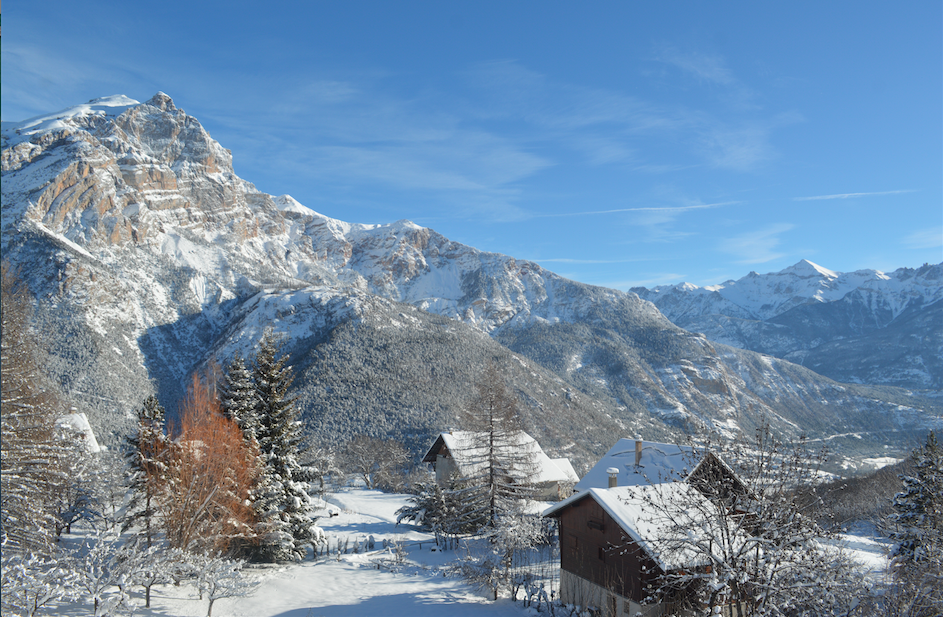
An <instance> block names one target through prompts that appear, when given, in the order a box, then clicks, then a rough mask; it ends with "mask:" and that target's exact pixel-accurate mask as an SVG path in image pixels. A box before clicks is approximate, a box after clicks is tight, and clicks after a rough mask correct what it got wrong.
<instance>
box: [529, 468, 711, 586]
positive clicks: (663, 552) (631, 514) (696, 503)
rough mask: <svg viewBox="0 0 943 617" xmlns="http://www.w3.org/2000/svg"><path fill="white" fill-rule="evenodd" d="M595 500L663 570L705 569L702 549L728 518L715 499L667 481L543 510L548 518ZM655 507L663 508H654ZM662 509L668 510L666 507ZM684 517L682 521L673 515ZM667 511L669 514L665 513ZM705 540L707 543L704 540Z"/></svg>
mask: <svg viewBox="0 0 943 617" xmlns="http://www.w3.org/2000/svg"><path fill="white" fill-rule="evenodd" d="M587 498H591V499H593V500H595V501H596V503H598V504H599V505H600V506H602V508H603V509H604V510H605V511H606V513H607V514H608V515H609V516H610V517H611V518H612V520H614V521H615V522H616V524H618V525H619V527H620V528H621V529H622V530H623V531H624V532H625V533H626V535H628V536H629V537H630V538H631V539H632V540H633V541H634V542H635V543H636V544H637V545H638V546H639V547H640V548H641V549H642V550H644V551H645V552H646V553H648V555H649V556H650V557H651V558H652V559H653V560H654V561H655V562H656V563H657V564H658V566H659V567H660V568H662V569H663V570H664V571H666V572H667V571H669V570H676V569H678V568H683V567H692V566H698V565H706V564H708V563H709V559H707V558H706V555H704V553H703V552H702V551H703V546H704V545H705V544H706V545H707V546H708V547H709V546H710V543H709V542H707V538H710V537H719V536H717V535H716V534H719V533H721V530H720V528H719V518H720V517H721V516H723V514H722V513H721V512H720V511H719V510H717V509H716V506H714V504H713V503H711V502H710V500H709V499H708V498H707V497H705V496H704V495H702V494H701V493H700V492H698V490H697V489H696V488H694V487H693V486H691V485H690V484H688V483H686V482H665V483H662V484H654V485H645V486H618V487H615V488H610V489H605V488H602V489H600V488H589V489H587V490H585V491H583V492H580V493H576V494H574V495H571V496H570V497H568V498H567V499H564V500H563V501H561V502H559V503H557V504H555V505H553V506H551V507H550V508H548V509H546V510H544V513H543V515H544V516H555V515H559V514H560V513H561V512H562V511H563V510H564V509H566V508H567V507H569V506H571V505H573V504H575V503H576V502H578V501H580V500H582V499H587ZM653 504H659V505H657V506H653ZM661 505H664V506H665V507H664V508H662V507H661ZM679 508H683V509H684V510H683V511H684V512H685V514H684V516H683V517H682V518H681V519H680V520H681V522H682V523H683V526H684V529H681V528H680V526H679V523H678V522H677V521H678V517H677V516H675V518H674V520H672V516H671V515H672V514H676V511H677V512H680V511H681V510H679ZM663 510H667V512H665V511H663ZM701 538H703V539H704V540H705V541H704V542H699V540H700V539H701Z"/></svg>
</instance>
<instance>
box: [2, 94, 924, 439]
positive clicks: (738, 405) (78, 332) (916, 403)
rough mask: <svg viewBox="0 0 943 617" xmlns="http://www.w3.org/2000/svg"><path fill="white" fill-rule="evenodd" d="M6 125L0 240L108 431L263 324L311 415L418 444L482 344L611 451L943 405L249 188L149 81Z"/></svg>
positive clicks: (57, 355)
mask: <svg viewBox="0 0 943 617" xmlns="http://www.w3.org/2000/svg"><path fill="white" fill-rule="evenodd" d="M2 142H3V150H2V170H3V183H2V209H3V217H2V227H0V229H2V249H3V254H4V258H5V259H9V260H10V261H11V262H12V263H13V264H14V266H15V267H16V269H17V270H18V272H19V273H20V275H21V276H22V277H23V278H24V279H26V280H27V281H28V283H29V285H30V288H31V290H32V292H33V293H34V295H35V296H36V297H37V298H38V299H39V304H38V309H39V311H38V316H37V320H38V321H39V322H40V324H41V330H42V331H43V332H45V333H46V335H47V336H48V337H49V342H48V346H49V348H50V358H49V362H48V363H47V365H48V369H49V371H50V372H51V373H52V374H53V376H54V377H55V378H56V379H57V380H59V381H60V383H62V384H63V387H64V389H65V390H66V391H67V392H69V393H70V396H73V397H75V399H76V405H77V407H78V408H79V410H80V411H87V412H88V417H89V419H90V421H91V422H92V424H93V425H94V426H95V427H96V431H97V432H98V433H99V434H100V435H103V434H107V433H108V431H107V430H106V431H100V430H99V429H100V428H101V427H102V426H103V425H105V426H107V427H108V430H111V431H112V434H119V433H120V432H121V431H123V430H126V423H127V422H128V421H129V419H130V415H129V414H130V412H131V410H132V409H133V408H134V407H136V406H138V405H139V404H140V401H141V400H142V398H143V396H144V394H146V393H148V392H151V391H157V392H158V393H159V394H160V395H161V398H162V400H163V401H164V403H165V404H166V405H167V406H168V408H171V409H172V408H173V403H174V402H175V401H176V400H179V398H180V395H181V393H182V388H183V386H184V384H185V383H186V381H187V379H188V377H189V375H190V374H191V373H192V372H193V371H195V370H199V369H200V368H201V367H205V366H206V363H207V362H208V361H209V360H210V359H211V358H216V360H217V361H218V362H225V361H226V360H227V359H228V358H229V357H231V355H232V353H234V352H235V351H240V352H241V353H243V355H249V353H251V349H252V346H253V344H254V342H255V341H257V340H258V338H259V336H260V335H261V332H262V331H263V330H264V329H265V328H274V329H275V331H276V332H280V333H282V334H285V335H286V337H287V341H288V343H287V345H288V348H287V349H286V351H288V352H289V353H290V354H291V355H292V362H293V363H295V366H296V368H297V369H298V371H299V379H298V382H297V386H298V392H299V394H300V396H301V399H300V400H302V401H303V404H304V413H305V416H306V422H308V423H309V425H310V426H311V427H315V428H316V429H317V430H319V431H322V432H324V433H325V434H326V435H327V437H333V438H343V437H349V436H352V434H356V432H366V433H371V434H377V435H379V434H384V433H388V432H396V434H398V435H401V436H403V438H404V439H416V440H418V441H417V443H418V442H420V441H421V440H422V439H423V438H424V437H423V436H424V435H427V434H434V433H437V432H439V431H440V430H442V429H443V427H445V426H448V425H449V424H450V423H451V422H452V421H453V419H454V414H455V412H456V410H457V408H458V407H460V406H461V405H462V404H463V402H464V401H465V400H467V398H469V396H470V394H471V387H472V385H473V384H474V381H475V379H476V375H477V374H478V373H479V372H480V370H481V368H482V366H483V365H484V364H485V363H487V362H489V361H495V359H497V360H498V361H500V362H501V363H502V371H503V374H505V375H506V376H507V378H508V379H509V380H511V381H512V387H513V388H515V390H516V391H517V392H518V393H519V395H520V396H521V399H522V401H525V402H526V408H527V409H526V413H525V416H527V417H528V418H529V419H530V420H529V421H530V422H531V423H532V425H533V426H534V427H536V428H535V429H534V430H535V431H536V434H537V435H539V437H540V440H541V443H542V444H549V446H550V450H551V451H553V449H554V448H559V449H560V450H565V449H567V448H574V446H575V448H576V449H575V451H578V452H583V453H593V452H601V451H605V449H607V448H608V447H609V445H611V444H609V443H608V442H609V440H610V439H611V436H612V434H613V433H614V432H618V433H623V432H626V431H628V430H630V429H629V427H634V428H635V429H637V430H644V431H645V432H646V436H649V435H650V436H651V437H653V438H658V437H663V438H665V439H668V438H669V437H672V436H674V437H673V438H677V437H678V436H679V435H680V434H681V433H682V432H689V431H692V430H705V429H707V428H714V429H715V430H720V431H727V432H729V431H736V430H750V429H751V428H752V427H753V426H755V425H756V424H757V423H758V422H761V421H763V418H769V419H771V420H772V421H773V422H774V423H775V424H776V425H777V427H778V428H780V429H781V430H783V431H786V432H789V433H796V434H798V433H800V432H809V433H812V434H816V435H819V436H821V437H823V438H824V437H826V436H827V435H830V434H837V433H843V434H844V433H847V434H849V435H851V434H856V431H868V432H869V433H871V434H872V435H873V437H868V438H867V439H865V441H867V442H868V443H869V444H878V443H880V444H882V445H883V444H886V443H888V440H887V438H886V436H887V435H888V434H899V436H898V437H892V438H891V439H892V440H893V439H897V440H901V439H905V436H906V435H909V434H910V433H911V432H912V431H915V430H917V431H919V430H922V429H923V427H926V426H933V425H936V424H943V420H941V419H940V418H941V412H940V409H939V403H938V402H934V401H933V400H931V399H924V398H914V397H913V396H911V395H908V394H906V393H902V392H896V391H893V392H892V391H887V392H885V391H881V392H878V391H874V390H868V389H856V387H854V386H844V385H841V384H836V383H834V382H831V381H829V380H825V379H823V378H821V377H819V376H818V375H816V374H815V373H812V372H811V371H807V370H805V369H802V368H801V367H797V366H795V365H792V364H790V363H789V362H784V361H780V360H775V359H771V358H764V357H759V356H757V355H756V354H751V353H750V352H748V351H742V350H739V349H731V348H727V347H724V346H723V345H716V344H714V343H712V342H711V341H709V340H708V338H705V337H704V336H701V335H694V334H691V333H690V332H685V331H684V330H681V329H680V328H679V327H677V326H675V325H673V324H672V323H671V322H670V321H668V319H666V318H665V316H663V315H662V313H661V312H659V310H658V309H656V307H655V306H654V305H653V304H651V303H649V302H646V301H643V300H642V299H640V298H639V297H638V296H637V295H636V294H634V293H624V292H621V291H617V290H612V289H605V288H600V287H593V286H589V285H584V284H581V283H577V282H574V281H570V280H567V279H565V278H563V277H560V276H558V275H556V274H554V273H553V272H550V271H547V270H545V269H543V268H542V267H540V266H539V265H537V264H535V263H533V262H528V261H522V260H517V259H514V258H513V257H509V256H505V255H499V254H495V253H486V252H483V251H479V250H477V249H475V248H473V247H469V246H464V245H461V244H459V243H456V242H452V241H450V240H448V239H447V238H445V237H444V236H442V235H441V234H438V233H437V232H435V231H433V230H431V229H427V228H423V227H420V226H418V225H415V224H413V223H411V222H409V221H398V222H395V223H391V224H386V225H364V224H354V223H347V222H343V221H340V220H337V219H333V218H330V217H328V216H325V215H323V214H320V213H318V212H315V211H314V210H312V209H310V208H307V207H305V206H304V205H303V204H300V203H298V202H297V201H296V200H294V199H293V198H291V197H290V196H288V195H283V196H280V197H273V196H270V195H268V194H265V193H262V192H260V191H258V190H257V189H256V188H255V186H254V185H252V184H251V183H249V182H247V181H245V180H243V179H241V178H239V177H238V176H237V175H236V174H235V172H234V171H233V168H232V154H231V153H230V152H229V151H228V150H226V149H225V148H223V147H222V146H221V145H220V144H219V143H217V142H216V141H215V140H213V139H212V138H211V137H210V136H209V134H207V133H206V131H205V130H204V129H203V127H202V126H201V125H200V123H199V121H197V120H196V119H195V118H193V117H192V116H189V115H187V114H186V113H185V112H184V111H183V110H181V109H178V108H177V107H176V106H175V104H174V102H173V101H172V100H171V99H170V97H168V96H167V95H165V94H163V93H158V94H156V95H155V96H154V97H153V98H151V99H150V100H149V101H147V102H145V103H140V104H135V103H134V102H133V101H131V100H130V99H127V98H126V97H108V98H105V99H96V100H95V101H92V102H90V103H89V104H86V105H82V106H78V107H76V108H71V109H69V110H66V111H64V112H60V113H58V114H51V115H48V116H42V117H40V118H35V119H32V120H29V121H26V122H23V123H19V124H8V123H4V127H3V132H2ZM820 274H821V273H820ZM700 296H701V297H710V298H714V297H721V299H722V300H723V301H724V302H730V300H727V299H725V298H723V297H722V296H720V294H719V292H718V291H711V292H709V293H707V294H705V293H701V294H700ZM739 310H741V311H745V310H746V309H743V308H742V307H741V308H740V309H739ZM905 312H906V311H905ZM116 377H118V379H116ZM838 401H842V403H841V404H840V405H839V404H838ZM122 422H124V423H125V425H122V424H121V423H122ZM875 426H876V427H877V429H875ZM112 439H113V438H112ZM849 439H851V440H855V439H858V438H857V437H855V438H851V437H850V438H849ZM103 440H104V441H106V442H107V441H108V439H107V438H106V437H103ZM849 444H851V446H850V447H851V448H852V450H856V449H861V446H860V444H859V443H857V442H855V441H849ZM545 447H547V446H546V445H545ZM868 447H870V446H868Z"/></svg>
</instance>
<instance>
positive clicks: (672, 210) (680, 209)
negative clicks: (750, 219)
mask: <svg viewBox="0 0 943 617" xmlns="http://www.w3.org/2000/svg"><path fill="white" fill-rule="evenodd" d="M738 203H740V202H739V201H723V202H719V203H715V204H698V205H692V206H675V207H641V208H616V209H613V210H588V211H581V212H556V213H553V214H537V215H534V218H556V217H561V216H591V215H597V214H619V213H621V212H648V213H657V214H664V215H669V216H675V215H678V214H682V213H684V212H690V211H692V210H708V209H710V208H719V207H721V206H730V205H733V204H738Z"/></svg>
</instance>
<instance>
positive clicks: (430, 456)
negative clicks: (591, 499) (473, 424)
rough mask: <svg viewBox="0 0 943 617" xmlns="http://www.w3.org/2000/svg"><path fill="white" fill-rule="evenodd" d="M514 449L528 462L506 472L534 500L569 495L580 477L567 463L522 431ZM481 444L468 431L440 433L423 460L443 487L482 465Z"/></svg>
mask: <svg viewBox="0 0 943 617" xmlns="http://www.w3.org/2000/svg"><path fill="white" fill-rule="evenodd" d="M514 441H515V444H516V445H515V447H516V448H518V449H519V450H520V451H521V452H522V453H524V454H525V458H527V459H528V465H526V468H521V469H509V470H505V473H507V475H508V476H510V477H512V478H514V479H515V481H517V482H519V483H521V484H526V485H529V486H533V487H534V488H535V489H536V495H535V498H536V499H538V500H545V501H552V500H558V499H563V498H564V497H567V496H568V495H570V493H572V488H573V485H574V484H576V483H577V482H578V481H579V477H578V476H577V475H576V472H575V471H574V470H573V466H572V465H571V464H570V461H569V460H567V459H565V458H563V459H551V458H550V457H548V456H547V455H546V453H544V451H543V448H541V447H540V444H538V443H537V440H535V439H534V438H533V437H531V436H530V435H528V434H527V433H525V432H523V431H521V432H520V433H519V434H518V435H517V436H516V437H514ZM476 443H480V442H479V441H478V440H476V439H475V434H474V433H470V432H468V431H450V432H448V433H441V434H440V435H439V436H438V437H437V438H436V440H435V442H434V443H433V444H432V447H430V448H429V450H428V451H427V452H426V454H425V456H423V457H422V461H423V462H424V463H430V464H431V465H432V467H433V469H434V470H435V477H436V482H438V483H439V484H440V485H442V486H445V485H447V484H448V483H449V481H450V480H451V479H452V478H454V477H458V478H461V477H472V476H474V475H475V473H476V471H477V467H479V466H480V465H481V463H480V457H479V456H477V453H476V452H475V446H474V444H476Z"/></svg>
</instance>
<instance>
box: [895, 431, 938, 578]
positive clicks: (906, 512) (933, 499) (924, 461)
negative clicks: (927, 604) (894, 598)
mask: <svg viewBox="0 0 943 617" xmlns="http://www.w3.org/2000/svg"><path fill="white" fill-rule="evenodd" d="M912 459H913V464H914V473H913V474H911V475H903V476H901V477H900V479H901V481H902V482H903V483H904V490H903V492H901V493H898V494H897V496H896V497H895V498H894V509H895V510H897V514H896V515H895V517H894V520H895V522H896V523H897V528H898V531H897V534H896V539H897V540H898V548H897V560H898V562H921V561H924V560H926V559H927V558H930V557H933V556H938V554H939V552H940V551H943V447H941V446H940V444H939V443H938V442H937V439H936V435H935V434H934V433H933V431H930V434H929V435H927V443H926V444H925V445H924V446H922V447H920V448H917V449H916V450H914V452H913V455H912Z"/></svg>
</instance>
